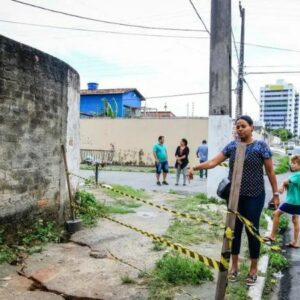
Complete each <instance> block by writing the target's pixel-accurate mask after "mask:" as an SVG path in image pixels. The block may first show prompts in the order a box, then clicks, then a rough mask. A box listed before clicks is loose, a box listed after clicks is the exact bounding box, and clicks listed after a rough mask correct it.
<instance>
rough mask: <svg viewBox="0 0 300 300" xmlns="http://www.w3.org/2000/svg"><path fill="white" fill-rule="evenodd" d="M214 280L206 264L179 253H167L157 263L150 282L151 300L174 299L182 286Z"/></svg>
mask: <svg viewBox="0 0 300 300" xmlns="http://www.w3.org/2000/svg"><path fill="white" fill-rule="evenodd" d="M210 280H213V274H212V272H211V270H210V269H209V268H208V267H206V266H205V265H204V264H202V263H200V262H198V261H194V260H192V259H190V258H188V257H184V256H181V255H179V254H177V253H173V252H169V253H166V254H165V255H164V256H163V257H162V258H161V259H160V260H159V261H157V263H156V265H155V268H154V270H153V271H152V273H151V279H150V282H149V291H150V295H149V298H150V299H160V300H162V299H172V298H173V297H172V296H173V295H172V294H173V293H174V291H175V288H176V287H177V286H180V285H187V284H192V285H198V284H201V283H202V282H204V281H210Z"/></svg>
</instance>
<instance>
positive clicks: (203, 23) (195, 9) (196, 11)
mask: <svg viewBox="0 0 300 300" xmlns="http://www.w3.org/2000/svg"><path fill="white" fill-rule="evenodd" d="M189 1H190V3H191V5H192V7H193V9H194V11H195V13H196V14H197V16H198V18H199V19H200V21H201V23H202V25H203V26H204V28H205V31H206V32H207V33H208V34H209V35H210V31H209V30H208V29H207V26H206V24H205V22H204V21H203V19H202V18H201V16H200V14H199V12H198V10H197V8H196V7H195V5H194V3H193V1H192V0H189Z"/></svg>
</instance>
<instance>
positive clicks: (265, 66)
mask: <svg viewBox="0 0 300 300" xmlns="http://www.w3.org/2000/svg"><path fill="white" fill-rule="evenodd" d="M295 67H300V65H264V66H263V65H262V66H245V68H295Z"/></svg>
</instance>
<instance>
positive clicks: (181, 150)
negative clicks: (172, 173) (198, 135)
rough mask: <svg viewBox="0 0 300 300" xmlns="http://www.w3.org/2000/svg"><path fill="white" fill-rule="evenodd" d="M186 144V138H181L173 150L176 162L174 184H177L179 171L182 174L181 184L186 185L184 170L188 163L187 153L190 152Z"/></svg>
mask: <svg viewBox="0 0 300 300" xmlns="http://www.w3.org/2000/svg"><path fill="white" fill-rule="evenodd" d="M187 144H188V141H187V140H186V139H182V140H181V141H180V144H179V146H178V147H177V149H176V152H175V157H176V163H175V168H176V184H175V185H178V184H179V179H180V174H181V173H182V175H183V185H186V175H187V173H186V171H187V166H188V164H189V153H190V149H189V147H188V146H187Z"/></svg>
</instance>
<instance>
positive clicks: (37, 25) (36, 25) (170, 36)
mask: <svg viewBox="0 0 300 300" xmlns="http://www.w3.org/2000/svg"><path fill="white" fill-rule="evenodd" d="M12 1H13V0H12ZM0 22H3V23H9V24H18V25H26V26H33V27H41V28H51V29H60V30H72V31H83V32H93V33H108V34H119V35H132V36H148V37H164V38H178V39H208V38H209V37H201V36H184V35H167V34H150V33H149V34H147V33H134V32H123V31H111V30H98V29H85V28H77V27H63V26H54V25H47V24H35V23H26V22H15V21H9V20H3V19H0Z"/></svg>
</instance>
